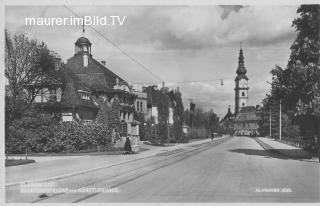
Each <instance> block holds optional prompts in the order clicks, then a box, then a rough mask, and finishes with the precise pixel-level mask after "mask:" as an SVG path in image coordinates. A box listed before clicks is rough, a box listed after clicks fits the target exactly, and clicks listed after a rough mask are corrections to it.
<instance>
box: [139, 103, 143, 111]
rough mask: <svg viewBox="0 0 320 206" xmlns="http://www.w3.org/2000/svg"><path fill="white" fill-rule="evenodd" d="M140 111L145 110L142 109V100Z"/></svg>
mask: <svg viewBox="0 0 320 206" xmlns="http://www.w3.org/2000/svg"><path fill="white" fill-rule="evenodd" d="M140 111H143V110H142V102H140Z"/></svg>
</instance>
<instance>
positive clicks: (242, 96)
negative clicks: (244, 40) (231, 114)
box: [234, 47, 249, 114]
mask: <svg viewBox="0 0 320 206" xmlns="http://www.w3.org/2000/svg"><path fill="white" fill-rule="evenodd" d="M246 73H247V70H246V68H245V66H244V57H243V51H242V48H241V47H240V52H239V61H238V69H237V77H236V79H235V89H234V90H235V110H234V111H235V114H238V113H239V111H240V109H241V107H246V106H247V105H248V91H249V87H248V80H249V79H248V77H247V75H246Z"/></svg>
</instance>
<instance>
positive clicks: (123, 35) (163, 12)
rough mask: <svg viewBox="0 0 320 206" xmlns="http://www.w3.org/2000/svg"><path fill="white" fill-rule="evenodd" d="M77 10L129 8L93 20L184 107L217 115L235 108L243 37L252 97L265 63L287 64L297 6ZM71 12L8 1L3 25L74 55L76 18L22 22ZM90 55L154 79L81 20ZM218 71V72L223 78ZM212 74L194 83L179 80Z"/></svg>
mask: <svg viewBox="0 0 320 206" xmlns="http://www.w3.org/2000/svg"><path fill="white" fill-rule="evenodd" d="M70 9H72V10H73V11H75V12H76V13H77V14H79V16H85V15H90V16H112V15H119V16H121V17H122V16H126V20H125V22H124V25H122V26H119V25H117V26H113V27H105V26H94V27H95V29H97V30H98V31H100V32H101V33H102V34H103V35H105V36H106V37H107V38H109V39H111V40H112V41H113V42H114V43H115V44H117V45H118V46H119V47H120V48H122V49H123V50H124V51H126V52H127V53H128V54H129V55H130V56H132V57H133V58H135V59H136V60H138V61H139V62H141V63H142V64H144V65H145V66H146V67H148V68H149V69H150V70H151V71H152V72H153V73H155V74H156V75H157V76H158V77H159V78H161V79H162V80H164V81H165V82H166V85H167V86H169V87H171V88H176V87H177V86H179V87H180V91H182V93H183V99H184V103H185V107H189V101H190V99H192V100H193V101H194V103H195V104H196V105H197V106H198V107H202V108H203V109H206V110H207V109H213V110H214V111H215V112H216V113H217V114H218V115H219V116H220V117H221V116H223V115H224V114H225V113H226V111H227V108H228V105H230V106H231V108H232V110H233V108H234V78H235V76H236V73H235V72H236V69H237V64H238V55H239V45H240V42H242V45H243V46H242V47H243V51H244V58H245V66H246V68H247V71H248V72H247V75H248V77H249V86H250V90H249V105H256V104H260V103H261V100H262V99H263V98H264V96H265V94H266V92H267V91H268V90H269V86H268V84H267V81H270V79H271V76H270V74H269V72H270V70H271V69H272V68H274V66H275V65H276V64H277V65H280V66H286V64H287V61H288V57H289V54H290V49H289V48H290V45H291V43H292V42H293V40H294V39H295V35H296V34H295V32H294V29H293V28H291V24H292V20H293V19H294V18H295V17H296V16H297V14H296V10H297V6H113V7H111V6H99V7H97V6H93V7H90V6H85V7H84V6H83V7H72V6H70ZM70 16H74V15H73V14H72V13H70V11H68V10H67V9H66V8H65V7H63V6H34V7H31V6H27V7H25V6H23V7H22V6H19V7H12V6H10V7H6V28H7V29H8V30H9V31H10V32H23V33H25V34H27V35H29V36H30V37H33V38H36V39H38V40H40V41H44V42H45V43H46V44H47V45H48V47H49V48H50V49H51V50H53V51H55V52H57V53H59V54H60V55H61V57H62V59H63V60H64V61H66V60H67V59H68V58H70V57H71V56H72V55H74V42H75V41H76V40H77V38H78V37H80V36H81V35H82V28H81V26H51V27H48V26H33V27H30V26H25V17H62V18H63V17H70ZM85 36H86V37H87V38H88V39H89V40H90V41H91V43H92V55H93V57H94V58H95V59H97V60H99V61H101V60H105V61H106V64H107V67H108V68H109V69H110V70H112V71H113V72H115V73H116V74H118V75H119V76H121V77H123V78H124V79H125V80H127V81H128V82H129V83H130V82H131V83H135V82H148V83H152V82H155V83H157V82H158V81H159V80H157V79H156V78H154V77H153V76H152V75H150V74H148V73H147V72H146V71H144V70H143V69H142V68H141V67H140V66H139V65H137V64H136V63H134V62H133V61H131V60H130V59H129V58H128V57H126V56H125V55H123V54H122V53H121V52H119V50H118V49H116V48H115V47H114V46H112V45H111V44H110V43H109V42H107V41H106V40H105V39H103V38H102V37H101V36H99V35H98V34H97V33H96V32H95V31H93V30H92V29H91V28H89V27H86V32H85ZM218 79H223V81H224V85H223V86H221V85H220V81H219V80H218ZM199 80H212V81H202V82H194V83H177V82H181V81H199Z"/></svg>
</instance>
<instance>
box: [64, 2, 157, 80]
mask: <svg viewBox="0 0 320 206" xmlns="http://www.w3.org/2000/svg"><path fill="white" fill-rule="evenodd" d="M64 7H65V8H66V9H67V10H68V11H70V12H71V13H72V14H73V15H75V16H77V17H78V18H81V17H80V16H79V15H78V14H77V13H75V12H74V11H73V10H71V9H70V8H69V7H67V6H66V5H64ZM89 27H90V28H91V29H92V30H93V31H95V32H97V33H98V34H99V35H100V36H101V37H102V38H103V39H104V40H106V41H108V42H109V43H110V44H111V45H112V46H114V47H115V48H117V49H118V50H119V51H120V52H121V53H122V54H124V55H125V56H127V57H128V58H129V59H130V60H131V61H133V62H135V63H136V64H138V65H139V66H140V67H141V68H142V69H144V70H145V71H147V72H148V73H150V74H151V75H152V76H153V77H155V78H156V79H158V80H159V81H161V82H163V80H162V79H161V78H160V77H159V76H157V75H156V74H154V73H153V72H152V71H151V70H150V69H148V68H147V67H146V66H145V65H144V64H142V63H141V62H139V61H138V60H136V59H135V58H133V57H131V56H130V55H129V54H128V53H127V52H126V51H124V50H123V49H121V48H120V47H119V46H118V45H117V44H115V43H114V42H113V41H112V40H111V39H109V38H107V37H105V36H104V35H103V34H102V33H101V32H99V31H98V30H96V29H95V28H94V27H92V26H91V25H89Z"/></svg>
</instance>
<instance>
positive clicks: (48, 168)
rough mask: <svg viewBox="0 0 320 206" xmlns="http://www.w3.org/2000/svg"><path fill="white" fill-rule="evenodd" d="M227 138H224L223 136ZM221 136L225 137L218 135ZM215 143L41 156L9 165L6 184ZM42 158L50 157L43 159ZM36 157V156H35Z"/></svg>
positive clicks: (43, 178)
mask: <svg viewBox="0 0 320 206" xmlns="http://www.w3.org/2000/svg"><path fill="white" fill-rule="evenodd" d="M222 138H224V137H222ZM217 139H221V138H217ZM208 142H211V139H204V140H200V141H195V142H191V143H186V144H178V145H174V146H168V147H159V146H154V147H153V148H150V147H149V150H147V151H144V152H142V153H138V154H134V155H94V156H72V158H71V156H63V157H61V156H59V157H52V159H51V160H49V159H48V158H50V157H38V161H37V160H36V161H37V162H36V163H32V164H26V165H19V166H13V167H6V186H9V185H15V184H19V183H20V182H26V181H45V180H53V179H60V178H63V177H67V176H73V175H77V174H82V173H86V172H90V171H94V170H98V169H102V168H107V167H111V166H115V165H119V164H124V163H126V162H130V161H137V160H140V159H144V158H148V157H151V156H154V155H157V154H158V153H163V152H167V151H172V150H177V149H181V148H193V146H194V145H200V144H204V143H208ZM39 158H47V159H46V160H45V161H41V160H40V161H39ZM32 159H35V158H33V157H32Z"/></svg>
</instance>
